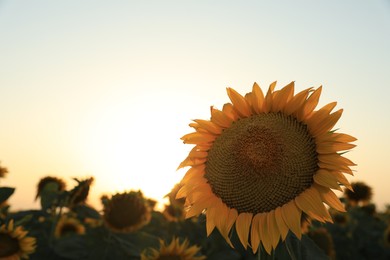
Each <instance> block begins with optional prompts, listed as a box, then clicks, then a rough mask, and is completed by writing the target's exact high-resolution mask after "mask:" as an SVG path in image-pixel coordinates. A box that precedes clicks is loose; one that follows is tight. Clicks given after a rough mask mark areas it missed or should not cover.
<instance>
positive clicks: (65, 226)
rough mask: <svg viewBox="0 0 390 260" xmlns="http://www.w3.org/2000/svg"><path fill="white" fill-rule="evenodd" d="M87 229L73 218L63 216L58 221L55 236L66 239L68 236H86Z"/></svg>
mask: <svg viewBox="0 0 390 260" xmlns="http://www.w3.org/2000/svg"><path fill="white" fill-rule="evenodd" d="M84 234H85V227H84V225H83V224H81V223H80V221H79V220H78V219H76V218H73V217H68V216H65V215H64V216H61V218H60V219H59V220H58V222H57V225H56V228H55V231H54V236H55V237H56V238H61V237H65V236H68V235H84Z"/></svg>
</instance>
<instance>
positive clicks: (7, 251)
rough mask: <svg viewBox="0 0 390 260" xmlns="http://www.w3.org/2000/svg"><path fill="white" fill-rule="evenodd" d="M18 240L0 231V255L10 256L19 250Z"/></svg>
mask: <svg viewBox="0 0 390 260" xmlns="http://www.w3.org/2000/svg"><path fill="white" fill-rule="evenodd" d="M19 250H20V246H19V240H18V239H17V238H14V237H11V236H10V235H9V234H4V233H0V257H1V258H2V257H7V256H11V255H13V254H15V253H17V252H19Z"/></svg>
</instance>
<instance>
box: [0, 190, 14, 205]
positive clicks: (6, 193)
mask: <svg viewBox="0 0 390 260" xmlns="http://www.w3.org/2000/svg"><path fill="white" fill-rule="evenodd" d="M14 191H15V188H11V187H1V188H0V203H3V202H4V201H6V200H7V199H8V198H9V197H11V195H12V194H13V193H14Z"/></svg>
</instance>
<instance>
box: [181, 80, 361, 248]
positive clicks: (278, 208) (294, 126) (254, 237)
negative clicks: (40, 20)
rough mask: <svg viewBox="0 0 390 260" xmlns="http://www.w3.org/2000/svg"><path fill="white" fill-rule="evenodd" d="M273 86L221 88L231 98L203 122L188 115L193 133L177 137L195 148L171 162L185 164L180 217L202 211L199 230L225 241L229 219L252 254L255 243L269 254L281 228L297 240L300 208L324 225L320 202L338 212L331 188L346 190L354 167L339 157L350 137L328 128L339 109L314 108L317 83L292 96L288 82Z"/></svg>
mask: <svg viewBox="0 0 390 260" xmlns="http://www.w3.org/2000/svg"><path fill="white" fill-rule="evenodd" d="M275 85H276V83H275V82H274V83H272V84H271V85H270V87H269V89H268V91H267V93H266V95H264V94H263V92H262V90H261V89H260V87H259V86H258V85H257V84H256V83H255V84H254V85H253V89H252V92H249V93H248V94H246V95H245V96H242V95H240V94H239V93H237V92H236V91H235V90H234V89H231V88H228V89H227V93H228V96H229V98H230V100H231V103H226V104H225V105H224V106H223V108H222V110H218V109H216V108H214V107H211V118H210V120H202V119H197V120H194V122H193V123H191V124H190V126H191V127H193V128H194V129H195V132H193V133H189V134H187V135H184V136H183V137H182V140H183V141H184V143H187V144H194V145H195V147H194V148H193V149H192V150H191V151H190V153H189V155H188V156H187V158H186V159H185V160H184V161H183V162H182V163H181V164H180V166H179V168H180V167H186V166H190V167H191V168H190V169H189V170H188V171H187V173H186V175H185V176H184V178H183V179H182V181H181V185H182V186H183V187H182V188H181V189H180V190H179V192H178V195H177V198H182V197H185V198H186V200H187V201H188V203H189V205H190V209H189V211H188V212H187V217H191V216H195V215H198V214H199V213H201V212H203V211H204V210H206V222H207V225H206V227H207V233H208V234H210V233H211V232H212V230H213V229H214V228H215V227H217V228H218V230H219V231H220V233H221V234H222V236H223V237H224V238H225V239H226V240H227V242H228V243H230V239H229V233H230V231H231V229H232V226H233V225H234V224H235V226H236V230H237V234H238V237H239V239H240V241H241V243H242V244H243V245H244V247H245V248H247V246H248V245H250V246H251V247H252V249H253V252H256V251H257V249H258V247H259V245H260V243H262V244H263V246H264V248H265V249H266V251H267V252H268V253H270V252H271V251H272V249H274V248H276V246H277V245H278V243H279V241H280V240H284V239H285V238H286V236H287V233H288V231H289V230H291V231H292V232H293V233H294V234H295V235H296V236H297V237H298V238H300V237H301V214H302V213H305V214H307V215H308V216H309V217H310V218H312V219H315V220H319V221H321V222H325V221H329V222H331V221H332V219H331V217H330V215H329V212H328V211H327V209H326V207H325V206H324V203H326V204H328V205H329V206H330V207H333V208H335V209H337V210H340V211H344V207H343V205H342V204H341V202H340V201H339V199H338V198H337V196H336V195H335V193H334V192H333V191H332V190H331V189H338V190H341V187H340V186H341V185H344V186H346V187H347V188H349V189H351V186H350V184H349V182H348V180H347V179H346V177H345V176H344V173H347V174H352V170H351V169H350V167H351V166H354V165H355V164H354V163H353V162H351V161H350V160H348V159H347V158H345V157H344V156H343V154H344V152H346V151H348V150H349V149H351V148H353V147H355V145H354V144H351V142H353V141H355V140H356V139H355V138H354V137H352V136H350V135H347V134H343V133H336V131H335V130H332V128H333V127H334V125H335V124H336V122H337V121H338V119H339V118H340V116H341V114H342V109H340V110H337V111H335V112H332V110H333V109H334V107H335V106H336V102H333V103H330V104H327V105H325V106H324V107H322V108H320V109H318V110H315V108H316V106H317V104H318V102H319V97H320V94H321V90H322V87H319V88H318V89H315V90H314V89H312V88H308V89H305V90H303V91H301V92H299V93H298V94H295V95H294V82H292V83H290V84H288V85H287V86H285V87H284V88H282V89H281V90H274V88H275ZM249 236H250V239H249ZM248 241H250V242H248Z"/></svg>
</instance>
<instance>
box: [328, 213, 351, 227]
mask: <svg viewBox="0 0 390 260" xmlns="http://www.w3.org/2000/svg"><path fill="white" fill-rule="evenodd" d="M329 213H330V215H331V216H332V219H333V221H334V223H335V224H338V225H339V226H344V227H345V226H347V224H348V222H349V216H348V214H347V213H345V212H340V211H337V210H334V209H329Z"/></svg>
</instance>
